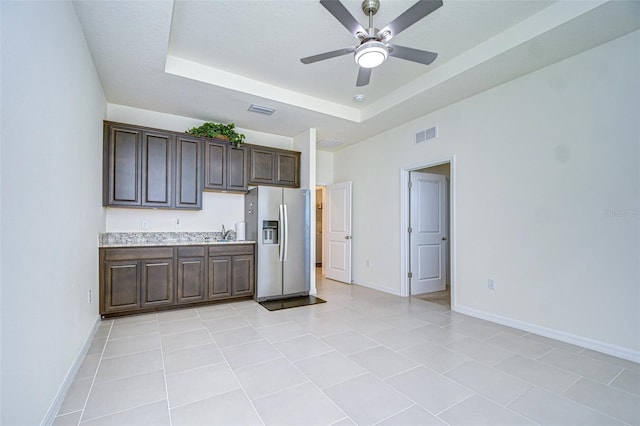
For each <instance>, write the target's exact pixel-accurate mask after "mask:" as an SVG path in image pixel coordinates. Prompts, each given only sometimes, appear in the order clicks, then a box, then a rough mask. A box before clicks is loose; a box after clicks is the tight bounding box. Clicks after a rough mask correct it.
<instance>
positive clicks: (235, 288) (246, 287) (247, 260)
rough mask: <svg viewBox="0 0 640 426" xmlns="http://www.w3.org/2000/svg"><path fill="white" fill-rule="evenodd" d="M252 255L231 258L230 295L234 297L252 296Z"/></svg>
mask: <svg viewBox="0 0 640 426" xmlns="http://www.w3.org/2000/svg"><path fill="white" fill-rule="evenodd" d="M253 259H254V257H253V254H251V255H249V254H244V255H239V256H233V257H232V258H231V264H232V271H233V272H232V275H233V279H232V283H233V285H232V294H233V295H234V296H249V295H252V294H253V285H254V279H253V277H254V272H253V271H254V268H253Z"/></svg>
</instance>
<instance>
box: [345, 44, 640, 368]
mask: <svg viewBox="0 0 640 426" xmlns="http://www.w3.org/2000/svg"><path fill="white" fill-rule="evenodd" d="M639 45H640V32H635V33H632V34H629V35H627V36H624V37H622V38H619V39H617V40H614V41H612V42H609V43H607V44H605V45H602V46H599V47H596V48H594V49H591V50H589V51H586V52H583V53H582V54H579V55H576V56H574V57H571V58H569V59H566V60H564V61H562V62H559V63H557V64H554V65H551V66H549V67H546V68H544V69H541V70H539V71H537V72H534V73H531V74H529V75H526V76H523V77H521V78H518V79H516V80H513V81H511V82H508V83H505V84H503V85H501V86H498V87H496V88H493V89H491V90H489V91H486V92H484V93H481V94H479V95H476V96H474V97H472V98H469V99H466V100H463V101H461V102H458V103H456V104H454V105H451V106H449V107H447V108H444V109H442V110H439V111H437V112H434V113H432V114H429V115H427V116H424V117H422V118H420V119H417V120H415V121H413V122H411V123H408V124H406V125H403V126H400V127H398V128H395V129H392V130H389V131H387V132H385V133H383V134H380V135H377V136H375V137H373V138H370V139H368V140H366V141H364V142H362V143H359V144H357V145H355V146H351V147H347V148H345V149H344V150H342V151H339V152H337V153H336V154H335V156H334V158H335V171H334V174H335V181H336V182H340V181H346V180H352V181H353V190H354V196H353V215H354V220H353V224H354V230H353V235H354V237H353V279H354V281H355V282H357V283H361V284H364V285H369V286H372V287H377V288H383V289H385V290H387V291H389V292H393V293H398V292H399V286H400V282H399V279H400V255H399V253H400V232H401V231H400V228H401V226H400V206H399V203H400V169H402V168H405V169H409V168H411V167H413V166H418V165H421V164H428V163H430V162H433V161H435V160H438V159H442V158H450V157H451V156H452V155H455V158H456V167H455V169H454V173H455V175H454V176H452V179H453V184H454V189H455V197H456V199H455V206H456V211H455V213H454V214H455V222H454V224H453V227H454V233H455V235H454V238H455V247H456V250H457V253H456V257H455V260H456V264H455V279H456V280H455V282H454V283H452V285H453V286H454V288H455V294H456V300H455V303H456V308H457V309H458V310H461V311H465V312H469V313H474V314H476V315H485V316H493V317H495V318H502V319H510V320H513V321H515V322H520V323H521V324H529V325H533V326H535V327H538V328H540V329H541V330H550V331H554V332H557V334H558V335H561V334H565V335H566V337H567V338H569V339H570V338H574V337H576V338H579V339H581V340H580V341H581V342H582V343H589V342H591V343H593V344H592V346H597V347H601V349H603V350H608V351H609V352H610V353H612V352H615V353H617V354H619V355H621V356H626V357H640V284H639V283H640V268H638V259H639V258H640V238H638V236H639V235H640V205H639V203H640V175H639V170H640V152H639V150H640V143H639V141H640V128H639V126H638V117H640V96H639V93H640V53H639V52H640V51H639V50H638V46H639ZM433 125H438V129H439V135H438V138H437V139H435V140H432V141H429V142H427V143H422V144H419V145H416V144H414V134H415V132H417V131H419V130H421V129H425V128H428V127H431V126H433ZM382 206H384V207H382ZM367 258H370V259H371V266H370V267H369V268H367V267H366V265H365V259H367ZM489 277H491V278H493V279H495V281H496V286H497V288H496V290H493V291H491V290H488V289H487V279H488V278H489Z"/></svg>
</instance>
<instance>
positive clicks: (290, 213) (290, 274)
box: [244, 186, 311, 302]
mask: <svg viewBox="0 0 640 426" xmlns="http://www.w3.org/2000/svg"><path fill="white" fill-rule="evenodd" d="M244 214H245V222H246V236H247V240H254V241H255V242H256V246H257V250H256V251H257V253H256V291H255V294H256V296H255V298H256V300H257V301H259V302H262V301H264V300H269V299H283V298H287V297H293V296H301V295H307V294H309V279H310V278H309V272H310V262H311V259H310V249H309V241H310V235H311V234H310V232H311V230H310V217H311V214H310V208H309V191H308V190H304V189H291V188H276V187H269V186H260V187H257V188H254V189H251V190H250V191H249V192H248V193H247V195H246V196H245V212H244Z"/></svg>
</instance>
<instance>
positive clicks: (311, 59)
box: [300, 47, 356, 64]
mask: <svg viewBox="0 0 640 426" xmlns="http://www.w3.org/2000/svg"><path fill="white" fill-rule="evenodd" d="M355 50H356V48H355V47H345V48H344V49H338V50H334V51H332V52H326V53H320V54H319V55H313V56H307V57H306V58H302V59H300V62H302V63H303V64H312V63H314V62H318V61H324V60H325V59H331V58H335V57H336V56H342V55H346V54H347V53H353V52H354V51H355Z"/></svg>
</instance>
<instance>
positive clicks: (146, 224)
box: [140, 220, 149, 229]
mask: <svg viewBox="0 0 640 426" xmlns="http://www.w3.org/2000/svg"><path fill="white" fill-rule="evenodd" d="M140 228H141V229H149V222H147V221H146V220H141V221H140Z"/></svg>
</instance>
